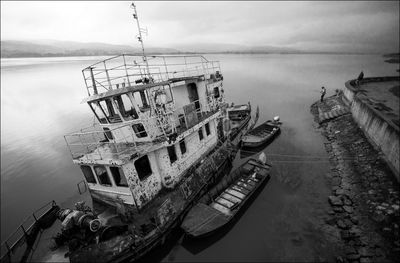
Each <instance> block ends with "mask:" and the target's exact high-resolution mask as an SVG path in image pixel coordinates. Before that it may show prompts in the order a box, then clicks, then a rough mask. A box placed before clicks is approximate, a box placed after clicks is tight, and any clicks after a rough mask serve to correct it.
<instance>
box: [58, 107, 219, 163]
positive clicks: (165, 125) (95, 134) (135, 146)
mask: <svg viewBox="0 0 400 263" xmlns="http://www.w3.org/2000/svg"><path fill="white" fill-rule="evenodd" d="M205 103H207V102H201V101H200V100H197V101H193V102H192V103H190V104H192V105H194V107H196V105H198V108H196V110H195V112H194V114H196V115H197V116H196V117H197V122H195V123H191V125H189V123H188V121H187V120H188V118H187V117H188V116H186V112H185V111H184V110H183V107H182V108H178V109H176V110H174V111H172V112H166V113H165V115H164V116H163V118H164V121H162V120H161V119H160V117H159V116H157V115H155V116H154V117H149V118H147V119H136V120H133V121H129V122H124V123H121V125H120V126H118V127H115V128H111V127H109V128H108V129H107V130H104V129H103V128H105V126H101V125H99V124H96V125H93V126H90V127H87V128H84V129H81V130H80V131H79V132H74V133H72V134H68V135H65V136H64V138H65V141H66V143H67V145H68V148H69V150H70V153H71V155H72V158H73V159H79V158H81V157H83V156H85V155H88V154H90V156H87V157H89V158H93V159H97V160H101V159H109V158H114V157H115V156H116V155H119V156H120V155H122V154H127V153H129V154H133V153H135V152H141V153H143V152H148V151H150V150H152V149H155V148H156V147H157V144H159V143H161V142H165V141H168V140H169V139H170V136H171V135H173V134H174V135H177V136H178V135H180V134H182V133H183V132H185V131H186V130H187V129H189V128H191V127H193V126H194V125H196V124H198V123H200V122H201V121H204V120H205V119H207V118H208V117H210V116H212V115H213V114H215V113H216V112H218V110H219V109H218V107H210V105H208V107H206V106H205V105H206V104H205ZM135 124H142V125H143V127H144V130H142V131H134V130H133V127H132V126H133V125H135ZM154 125H155V127H156V129H155V130H156V131H154V130H153V131H151V130H150V129H151V127H153V129H154ZM116 134H118V135H119V136H118V138H117V139H116V138H114V137H115V135H116ZM134 134H135V135H134ZM150 134H151V135H153V136H152V139H151V138H150V136H149V135H150ZM111 135H112V136H111ZM144 137H146V139H143V138H144Z"/></svg>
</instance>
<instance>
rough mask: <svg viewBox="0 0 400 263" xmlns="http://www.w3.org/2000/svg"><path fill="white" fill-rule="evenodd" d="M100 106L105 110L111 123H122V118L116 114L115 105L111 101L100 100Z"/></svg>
mask: <svg viewBox="0 0 400 263" xmlns="http://www.w3.org/2000/svg"><path fill="white" fill-rule="evenodd" d="M99 105H100V106H101V108H102V109H103V111H104V113H105V114H106V116H107V118H108V120H109V121H110V123H115V122H121V118H120V117H119V115H118V114H117V113H116V112H115V110H114V107H113V104H112V102H111V100H110V99H105V100H100V101H99Z"/></svg>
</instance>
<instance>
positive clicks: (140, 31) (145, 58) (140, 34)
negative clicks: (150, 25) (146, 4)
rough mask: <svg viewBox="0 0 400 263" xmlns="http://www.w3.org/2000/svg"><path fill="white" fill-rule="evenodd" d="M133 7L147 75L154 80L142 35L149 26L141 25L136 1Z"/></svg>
mask: <svg viewBox="0 0 400 263" xmlns="http://www.w3.org/2000/svg"><path fill="white" fill-rule="evenodd" d="M131 8H133V11H134V13H133V18H134V19H136V23H137V27H138V31H139V34H138V35H137V39H138V41H139V42H140V44H141V46H142V53H143V61H144V62H145V63H146V70H147V75H148V77H149V80H150V82H152V78H151V75H150V69H149V63H148V62H147V57H146V53H145V52H144V44H143V37H142V33H145V34H146V35H147V32H148V31H147V27H146V29H144V28H141V27H140V24H139V18H138V15H137V11H136V5H135V3H134V2H132V4H131Z"/></svg>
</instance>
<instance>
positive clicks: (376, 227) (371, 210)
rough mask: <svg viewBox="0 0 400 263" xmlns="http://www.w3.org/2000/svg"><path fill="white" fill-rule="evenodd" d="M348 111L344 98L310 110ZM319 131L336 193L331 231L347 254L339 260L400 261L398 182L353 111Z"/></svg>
mask: <svg viewBox="0 0 400 263" xmlns="http://www.w3.org/2000/svg"><path fill="white" fill-rule="evenodd" d="M337 107H346V106H345V104H344V103H343V102H342V99H341V97H336V96H335V97H330V98H327V99H326V100H325V101H324V102H322V103H321V102H316V103H314V104H313V105H312V106H311V113H312V114H313V115H314V118H315V122H316V123H319V118H318V117H319V116H321V113H328V112H330V111H331V110H332V109H334V108H337ZM317 126H318V127H317V129H318V130H319V131H320V132H321V133H322V135H323V136H324V137H325V138H326V141H325V149H326V151H327V153H328V155H329V163H330V172H329V173H328V174H327V177H328V178H329V180H330V183H331V187H332V192H331V195H330V196H329V197H327V202H329V203H330V205H331V209H330V210H329V211H328V213H327V215H326V217H325V223H326V230H327V231H328V232H329V233H330V234H331V235H332V236H333V237H332V238H334V239H335V240H336V242H337V244H338V247H339V248H340V250H341V251H342V253H341V254H340V255H337V258H336V260H337V262H395V261H397V260H398V259H399V258H400V241H399V224H400V223H399V222H400V210H399V208H400V200H399V184H398V182H397V181H396V180H395V177H394V176H393V174H392V172H391V170H390V169H389V168H388V167H387V165H386V163H385V162H384V160H383V159H382V157H381V155H380V154H379V152H378V151H376V150H375V149H374V147H373V146H372V145H371V144H370V143H369V141H368V139H367V138H366V137H365V135H364V134H363V132H362V131H361V129H360V128H359V127H358V126H357V124H356V123H355V122H354V121H353V118H352V116H351V114H350V113H347V114H344V115H342V116H338V117H335V118H332V119H329V120H327V121H325V122H323V123H321V124H319V125H317Z"/></svg>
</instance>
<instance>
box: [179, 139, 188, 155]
mask: <svg viewBox="0 0 400 263" xmlns="http://www.w3.org/2000/svg"><path fill="white" fill-rule="evenodd" d="M179 148H181V153H182V154H184V153H185V152H186V143H185V139H182V140H180V141H179Z"/></svg>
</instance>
